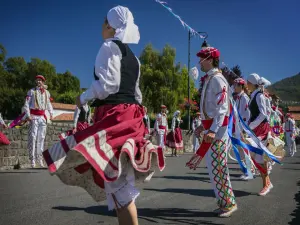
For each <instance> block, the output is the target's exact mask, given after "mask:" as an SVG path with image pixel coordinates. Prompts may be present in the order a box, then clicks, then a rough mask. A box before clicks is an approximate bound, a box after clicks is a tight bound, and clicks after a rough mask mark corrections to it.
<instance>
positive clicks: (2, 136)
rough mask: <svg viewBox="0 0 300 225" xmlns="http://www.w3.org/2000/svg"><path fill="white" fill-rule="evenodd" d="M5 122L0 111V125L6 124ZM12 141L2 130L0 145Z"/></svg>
mask: <svg viewBox="0 0 300 225" xmlns="http://www.w3.org/2000/svg"><path fill="white" fill-rule="evenodd" d="M5 125H6V124H5V122H4V120H3V119H2V116H1V113H0V126H5ZM9 144H10V141H9V140H8V138H7V137H6V135H5V134H3V133H2V132H0V145H9Z"/></svg>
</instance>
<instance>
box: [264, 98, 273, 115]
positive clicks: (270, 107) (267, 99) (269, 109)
mask: <svg viewBox="0 0 300 225" xmlns="http://www.w3.org/2000/svg"><path fill="white" fill-rule="evenodd" d="M264 97H265V99H266V106H267V115H268V121H270V116H271V112H272V106H271V101H270V99H269V98H268V97H267V96H265V95H264Z"/></svg>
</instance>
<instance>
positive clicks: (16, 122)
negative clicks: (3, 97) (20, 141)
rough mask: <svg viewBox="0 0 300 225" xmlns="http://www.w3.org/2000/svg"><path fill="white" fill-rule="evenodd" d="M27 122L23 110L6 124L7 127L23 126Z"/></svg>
mask: <svg viewBox="0 0 300 225" xmlns="http://www.w3.org/2000/svg"><path fill="white" fill-rule="evenodd" d="M26 122H27V115H26V113H25V112H23V113H22V114H21V115H20V116H18V117H17V118H16V119H15V120H14V121H12V122H11V123H10V124H8V127H9V128H14V127H16V126H23V125H24V124H25V123H26Z"/></svg>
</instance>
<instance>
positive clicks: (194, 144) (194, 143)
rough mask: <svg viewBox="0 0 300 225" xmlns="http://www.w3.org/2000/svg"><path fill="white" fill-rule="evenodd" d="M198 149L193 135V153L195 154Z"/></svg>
mask: <svg viewBox="0 0 300 225" xmlns="http://www.w3.org/2000/svg"><path fill="white" fill-rule="evenodd" d="M199 147H200V144H199V139H198V138H197V137H196V135H195V134H193V151H194V153H196V151H197V150H198V148H199Z"/></svg>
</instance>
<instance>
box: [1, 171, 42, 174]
mask: <svg viewBox="0 0 300 225" xmlns="http://www.w3.org/2000/svg"><path fill="white" fill-rule="evenodd" d="M20 173H38V172H33V171H32V172H30V171H23V172H21V171H20V172H2V171H1V172H0V174H20Z"/></svg>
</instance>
